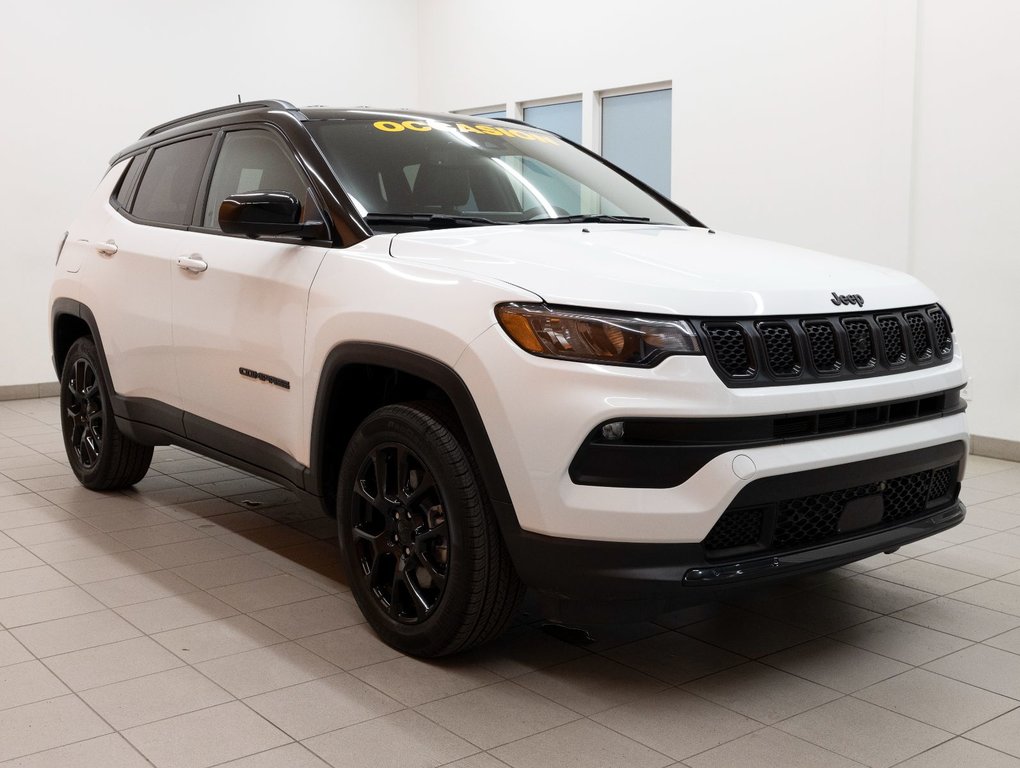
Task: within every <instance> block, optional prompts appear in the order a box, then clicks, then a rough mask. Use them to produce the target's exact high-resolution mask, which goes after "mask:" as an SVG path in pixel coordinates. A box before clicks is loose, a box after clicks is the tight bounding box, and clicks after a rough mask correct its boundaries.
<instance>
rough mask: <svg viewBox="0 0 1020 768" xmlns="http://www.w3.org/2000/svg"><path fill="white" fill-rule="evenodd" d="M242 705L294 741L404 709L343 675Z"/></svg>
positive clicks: (264, 696)
mask: <svg viewBox="0 0 1020 768" xmlns="http://www.w3.org/2000/svg"><path fill="white" fill-rule="evenodd" d="M245 703H246V704H247V705H248V706H249V707H251V708H252V709H254V710H255V711H256V712H258V713H259V714H260V715H262V716H263V717H264V718H266V719H267V720H268V721H269V722H271V723H273V725H275V726H276V727H277V728H280V729H281V730H283V731H285V732H286V733H287V734H289V735H290V736H291V737H292V738H294V739H298V740H303V739H307V738H310V737H312V736H318V735H319V734H322V733H326V732H328V731H335V730H337V729H339V728H346V727H347V726H349V725H354V724H356V723H361V722H364V721H365V720H371V719H373V718H376V717H380V716H382V715H388V714H390V713H392V712H397V711H398V710H401V709H404V705H403V704H401V703H399V702H397V701H394V700H393V699H391V698H390V697H389V696H385V695H383V694H382V693H379V691H377V690H375V689H374V688H372V687H371V686H369V685H366V684H365V683H363V682H361V681H360V680H358V679H357V678H356V677H352V676H351V675H349V674H347V673H346V672H342V673H340V674H336V675H330V676H329V677H324V678H321V679H319V680H311V681H309V682H307V683H299V684H298V685H292V686H289V687H287V688H281V689H279V690H276V691H270V692H269V693H263V694H260V695H258V696H253V697H251V698H249V699H245ZM433 719H435V718H433ZM451 730H452V729H451Z"/></svg>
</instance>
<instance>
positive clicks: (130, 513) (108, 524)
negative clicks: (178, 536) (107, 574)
mask: <svg viewBox="0 0 1020 768" xmlns="http://www.w3.org/2000/svg"><path fill="white" fill-rule="evenodd" d="M88 522H89V525H91V526H93V527H94V528H97V529H98V530H100V531H103V532H104V533H110V534H112V533H119V532H122V531H127V530H132V529H135V528H155V527H158V526H160V525H162V524H168V523H171V522H173V518H172V517H170V516H169V515H167V514H166V513H164V512H160V511H159V510H158V509H148V508H140V509H129V510H127V511H126V512H104V513H102V514H100V515H93V516H92V517H90V518H89V520H88ZM116 538H120V537H116ZM125 543H126V544H129V545H130V546H143V545H135V544H131V542H125Z"/></svg>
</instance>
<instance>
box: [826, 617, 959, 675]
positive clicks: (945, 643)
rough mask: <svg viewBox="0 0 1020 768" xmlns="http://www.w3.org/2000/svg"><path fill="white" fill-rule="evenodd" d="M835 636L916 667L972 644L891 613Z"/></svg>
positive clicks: (834, 637) (841, 640) (844, 641)
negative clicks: (895, 616)
mask: <svg viewBox="0 0 1020 768" xmlns="http://www.w3.org/2000/svg"><path fill="white" fill-rule="evenodd" d="M832 638H833V639H834V640H839V641H840V642H843V643H848V644H849V645H855V646H857V647H858V648H864V649H865V650H867V651H871V652H873V653H878V654H881V655H882V656H888V657H889V658H891V659H896V660H897V661H902V662H904V663H906V664H911V665H914V666H918V665H920V664H926V663H928V662H929V661H933V660H934V659H937V658H939V657H940V656H946V655H948V654H950V653H953V652H955V651H959V650H961V649H962V648H966V647H967V646H968V645H970V641H969V640H963V639H961V638H959V637H956V636H955V635H947V634H946V633H944V632H938V631H936V630H934V629H928V628H927V627H921V626H918V625H917V624H911V623H910V622H907V621H902V620H900V619H894V618H892V617H891V616H882V617H880V618H878V619H875V620H874V621H868V622H865V623H864V624H858V625H857V626H856V627H850V628H849V629H844V630H843V631H842V632H836V633H835V634H833V635H832Z"/></svg>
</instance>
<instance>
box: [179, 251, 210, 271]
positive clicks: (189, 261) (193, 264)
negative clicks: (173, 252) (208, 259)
mask: <svg viewBox="0 0 1020 768" xmlns="http://www.w3.org/2000/svg"><path fill="white" fill-rule="evenodd" d="M177 266H178V267H180V268H181V269H186V270H188V271H189V272H194V273H196V274H197V273H199V272H205V271H206V270H207V269H209V265H208V264H206V263H205V259H203V258H202V257H201V256H199V255H198V254H197V253H194V254H192V255H191V256H178V257H177Z"/></svg>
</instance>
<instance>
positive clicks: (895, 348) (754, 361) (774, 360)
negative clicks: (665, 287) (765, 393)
mask: <svg viewBox="0 0 1020 768" xmlns="http://www.w3.org/2000/svg"><path fill="white" fill-rule="evenodd" d="M698 325H699V326H700V329H701V331H702V334H703V339H704V342H705V349H706V352H707V353H708V359H709V361H710V362H711V364H712V367H713V368H715V370H716V372H717V373H718V374H719V376H720V378H722V380H723V381H724V382H725V383H726V385H727V386H730V387H740V386H768V385H773V384H798V383H809V382H816V381H827V380H832V379H847V378H854V377H857V376H869V375H881V374H887V373H898V372H900V371H907V370H913V369H916V368H924V367H928V366H933V365H940V364H943V363H947V362H949V360H950V359H951V358H952V356H953V336H952V326H951V325H950V322H949V318H948V317H947V315H946V313H945V312H944V311H943V310H942V308H941V307H939V306H938V305H937V304H936V305H932V306H928V307H911V308H907V309H897V310H882V311H879V312H860V313H853V314H841V315H830V316H825V317H818V316H814V317H804V318H799V317H784V318H767V319H750V318H741V319H735V320H707V319H706V320H702V321H700V322H698Z"/></svg>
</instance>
